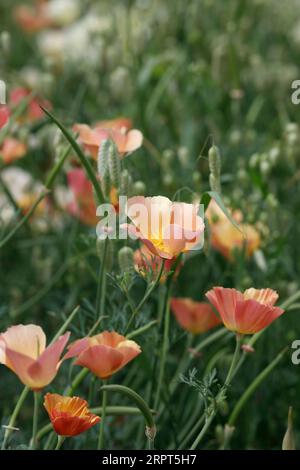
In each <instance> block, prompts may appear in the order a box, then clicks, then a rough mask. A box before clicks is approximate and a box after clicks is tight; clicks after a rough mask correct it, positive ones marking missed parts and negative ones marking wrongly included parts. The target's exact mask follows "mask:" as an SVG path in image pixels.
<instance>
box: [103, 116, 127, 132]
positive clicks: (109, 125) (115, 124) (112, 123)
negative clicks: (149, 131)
mask: <svg viewBox="0 0 300 470" xmlns="http://www.w3.org/2000/svg"><path fill="white" fill-rule="evenodd" d="M95 127H102V128H104V129H116V130H119V131H123V132H124V131H129V129H132V121H131V119H129V118H126V117H118V118H116V119H108V120H106V121H99V122H97V123H96V126H95Z"/></svg>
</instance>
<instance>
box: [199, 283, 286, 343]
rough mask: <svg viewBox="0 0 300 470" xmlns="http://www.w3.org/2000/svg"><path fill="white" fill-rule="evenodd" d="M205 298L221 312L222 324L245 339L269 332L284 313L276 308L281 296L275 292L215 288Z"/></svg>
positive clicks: (268, 290) (269, 290)
mask: <svg viewBox="0 0 300 470" xmlns="http://www.w3.org/2000/svg"><path fill="white" fill-rule="evenodd" d="M206 297H207V298H208V300H209V301H210V302H211V303H212V305H213V306H214V307H215V308H216V310H217V311H218V312H219V314H220V316H221V318H222V321H223V323H224V325H225V326H226V328H228V329H229V330H232V331H235V332H237V333H241V334H244V335H252V334H254V333H257V332H258V331H260V330H262V329H263V328H266V327H267V326H268V325H269V324H270V323H272V322H273V321H274V320H276V318H278V317H279V316H280V315H282V314H283V313H284V310H282V309H281V308H279V307H274V304H275V302H276V301H277V299H278V294H277V292H275V291H274V290H272V289H254V288H253V287H252V288H250V289H247V290H245V292H244V293H242V292H239V291H238V290H236V289H229V288H224V287H214V288H213V289H211V290H210V291H208V292H207V293H206Z"/></svg>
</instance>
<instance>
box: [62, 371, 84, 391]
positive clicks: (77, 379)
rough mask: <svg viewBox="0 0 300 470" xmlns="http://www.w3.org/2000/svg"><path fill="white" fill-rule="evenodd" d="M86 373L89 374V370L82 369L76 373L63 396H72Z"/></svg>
mask: <svg viewBox="0 0 300 470" xmlns="http://www.w3.org/2000/svg"><path fill="white" fill-rule="evenodd" d="M88 373H89V369H86V368H84V369H82V370H81V371H80V372H78V374H77V375H76V377H75V379H74V380H73V382H72V383H71V385H70V386H69V387H68V388H67V389H66V390H65V393H64V395H67V396H69V397H70V396H71V395H73V393H74V391H75V390H76V388H77V387H78V386H79V385H80V384H81V382H82V381H83V379H84V378H85V377H86V376H87V375H88Z"/></svg>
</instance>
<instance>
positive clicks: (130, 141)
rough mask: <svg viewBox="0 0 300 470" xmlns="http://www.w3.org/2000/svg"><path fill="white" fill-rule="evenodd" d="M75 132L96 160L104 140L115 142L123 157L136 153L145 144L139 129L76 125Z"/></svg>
mask: <svg viewBox="0 0 300 470" xmlns="http://www.w3.org/2000/svg"><path fill="white" fill-rule="evenodd" d="M73 131H74V132H76V133H78V135H79V141H80V142H81V143H82V144H83V146H84V148H85V149H86V150H87V151H88V152H89V153H90V154H91V155H92V157H93V158H94V159H97V157H98V152H99V147H100V146H101V144H102V142H103V141H104V140H107V139H111V140H113V141H114V143H115V144H116V147H117V149H118V152H119V153H120V154H121V156H124V155H125V154H127V153H132V152H134V151H135V150H137V149H138V148H140V147H141V145H142V142H143V134H142V133H141V132H140V131H139V130H137V129H131V130H127V129H126V128H122V129H119V128H114V127H113V128H104V127H101V126H100V127H99V126H97V127H95V128H91V127H89V126H88V125H86V124H75V125H74V126H73Z"/></svg>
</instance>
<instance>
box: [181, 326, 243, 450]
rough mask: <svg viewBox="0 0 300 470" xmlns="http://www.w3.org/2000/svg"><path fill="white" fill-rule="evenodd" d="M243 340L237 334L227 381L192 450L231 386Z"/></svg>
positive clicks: (204, 432) (207, 427) (195, 447)
mask: <svg viewBox="0 0 300 470" xmlns="http://www.w3.org/2000/svg"><path fill="white" fill-rule="evenodd" d="M241 341H242V335H240V334H237V335H236V345H235V351H234V354H233V356H232V361H231V365H230V368H229V371H228V374H227V376H226V379H225V382H224V385H223V387H222V388H221V390H220V391H219V393H218V395H217V397H216V399H215V403H214V405H213V406H212V407H211V410H210V413H209V415H208V416H207V418H206V421H205V424H204V426H203V427H202V429H201V431H200V433H199V434H198V436H197V437H196V439H195V441H194V442H193V444H192V446H191V448H190V450H195V449H197V447H198V445H199V444H200V442H201V441H202V438H203V437H204V435H205V434H206V431H207V430H208V429H209V427H210V425H211V423H212V421H213V420H214V418H215V416H216V414H217V412H218V407H217V402H218V398H221V397H222V395H223V394H224V391H226V390H227V389H228V387H229V386H230V383H231V380H232V378H233V376H234V373H235V370H236V367H237V366H238V358H239V353H240V348H241Z"/></svg>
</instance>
